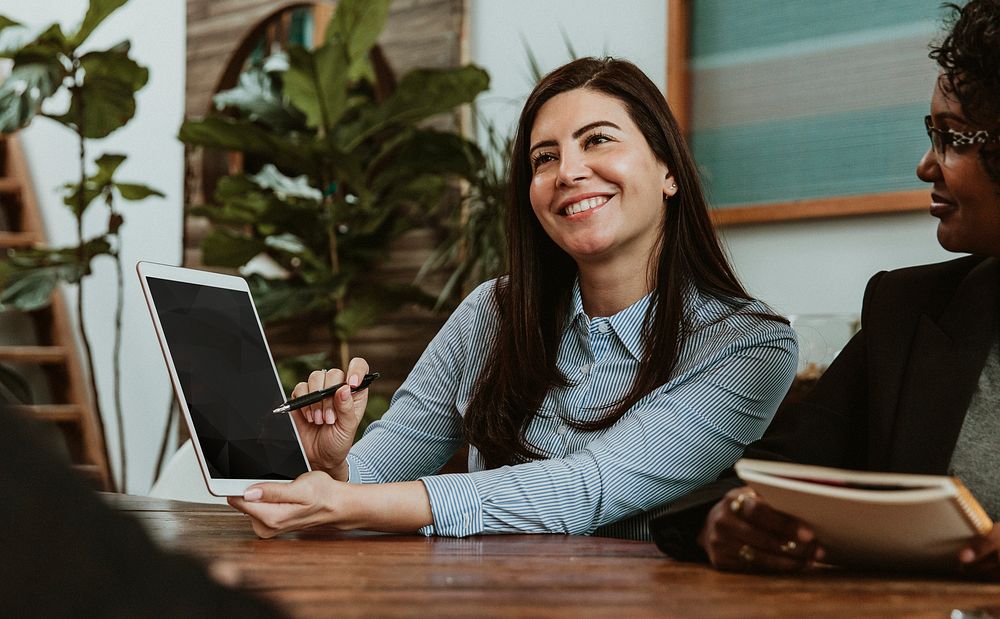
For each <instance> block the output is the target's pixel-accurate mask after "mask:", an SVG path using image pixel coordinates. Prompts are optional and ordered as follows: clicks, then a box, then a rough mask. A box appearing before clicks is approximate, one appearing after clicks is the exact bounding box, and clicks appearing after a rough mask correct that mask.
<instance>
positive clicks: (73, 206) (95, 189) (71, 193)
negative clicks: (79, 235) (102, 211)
mask: <svg viewBox="0 0 1000 619" xmlns="http://www.w3.org/2000/svg"><path fill="white" fill-rule="evenodd" d="M62 189H63V194H64V195H63V204H65V205H66V206H68V207H69V208H70V210H71V211H73V214H74V215H78V216H79V215H81V214H83V213H84V212H86V210H87V207H88V206H90V205H91V203H92V202H93V201H94V200H96V199H97V198H98V196H100V195H101V192H102V191H103V189H104V187H99V186H96V185H94V184H93V183H90V182H84V184H83V201H82V203H81V201H80V184H79V183H66V184H65V185H63V186H62Z"/></svg>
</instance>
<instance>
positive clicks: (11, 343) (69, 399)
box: [0, 135, 111, 490]
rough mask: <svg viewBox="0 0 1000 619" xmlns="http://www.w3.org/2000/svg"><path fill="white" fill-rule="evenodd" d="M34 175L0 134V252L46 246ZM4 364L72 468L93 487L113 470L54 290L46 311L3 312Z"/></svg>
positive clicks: (0, 357)
mask: <svg viewBox="0 0 1000 619" xmlns="http://www.w3.org/2000/svg"><path fill="white" fill-rule="evenodd" d="M30 179H31V177H30V175H29V173H28V167H27V165H26V163H25V160H24V156H23V154H22V152H21V149H20V146H19V144H18V143H17V139H16V138H15V137H14V136H3V135H0V250H2V251H6V250H8V249H12V248H13V249H18V248H26V247H32V246H36V245H44V243H45V228H44V227H43V225H42V219H41V212H40V211H39V209H38V202H37V201H36V199H35V194H34V191H33V189H32V185H31V181H30ZM0 363H2V364H3V365H5V366H7V367H8V368H9V369H12V370H13V371H15V372H17V373H18V374H20V375H21V376H22V377H24V378H25V379H26V380H27V381H28V383H29V384H30V385H31V387H32V396H33V400H34V402H33V403H31V404H20V405H18V406H16V407H15V408H17V409H20V410H21V411H23V412H25V413H28V414H30V415H32V416H34V417H35V418H37V419H40V420H43V421H46V422H49V423H51V424H53V425H54V426H55V427H56V428H58V429H59V434H60V435H61V436H62V439H63V442H64V444H65V447H66V453H67V454H68V456H69V458H70V460H71V462H72V463H73V468H74V469H76V470H77V471H78V472H79V473H80V474H82V475H83V476H84V477H85V479H86V480H87V481H88V482H89V483H90V484H91V485H92V486H93V487H94V488H96V489H99V490H110V489H111V473H110V469H109V467H108V462H107V457H106V454H105V450H104V437H103V436H101V433H100V431H99V429H98V428H99V426H98V423H97V418H96V414H95V412H94V407H93V404H92V403H91V395H90V389H89V388H88V385H87V379H86V375H85V373H84V371H83V366H82V364H81V360H80V355H79V354H78V352H77V349H76V340H75V337H74V331H73V325H72V323H71V321H70V317H69V314H68V311H67V308H66V303H65V301H64V300H63V297H62V294H61V293H60V292H59V291H58V290H57V291H56V292H54V293H53V295H52V299H51V304H50V305H49V306H48V307H46V308H44V309H41V310H38V311H34V312H30V313H21V312H17V311H15V310H8V311H7V312H4V313H3V324H2V326H0Z"/></svg>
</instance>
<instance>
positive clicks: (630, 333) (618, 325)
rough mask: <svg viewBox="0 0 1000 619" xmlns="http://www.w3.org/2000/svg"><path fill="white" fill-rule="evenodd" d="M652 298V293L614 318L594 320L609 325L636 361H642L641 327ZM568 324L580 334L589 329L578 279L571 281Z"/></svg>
mask: <svg viewBox="0 0 1000 619" xmlns="http://www.w3.org/2000/svg"><path fill="white" fill-rule="evenodd" d="M652 298H653V293H652V292H650V293H648V294H647V295H646V296H644V297H642V298H641V299H639V300H638V301H636V302H635V303H633V304H632V305H630V306H629V307H626V308H625V309H623V310H622V311H620V312H618V313H617V314H615V315H614V316H609V317H608V318H597V319H595V320H606V321H607V322H608V324H609V325H611V331H612V332H613V333H614V334H615V335H617V336H618V339H619V340H621V342H622V344H624V346H625V348H626V349H627V350H628V352H629V354H631V355H632V357H633V358H635V359H636V361H641V360H642V355H643V352H644V350H645V348H644V346H643V342H642V325H643V323H644V322H645V320H646V311H647V310H648V309H649V304H650V302H651V300H652ZM569 324H570V325H573V326H574V327H575V328H577V329H579V330H580V332H581V333H587V332H588V331H589V328H590V318H589V317H588V316H587V313H586V312H585V311H583V295H582V294H581V293H580V278H579V277H577V278H576V279H575V280H574V281H573V296H572V301H571V305H570V323H569Z"/></svg>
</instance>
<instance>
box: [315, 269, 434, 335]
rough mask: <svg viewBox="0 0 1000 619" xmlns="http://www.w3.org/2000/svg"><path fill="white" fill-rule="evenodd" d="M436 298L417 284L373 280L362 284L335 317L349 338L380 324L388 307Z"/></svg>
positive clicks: (338, 332)
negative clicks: (385, 283) (391, 283)
mask: <svg viewBox="0 0 1000 619" xmlns="http://www.w3.org/2000/svg"><path fill="white" fill-rule="evenodd" d="M433 303H434V299H433V297H431V296H430V295H428V294H426V293H424V292H423V291H421V290H420V289H419V288H417V287H416V286H399V285H381V284H375V283H373V282H371V281H369V282H366V283H365V284H363V285H359V286H358V287H357V288H356V289H355V290H354V291H352V292H351V294H350V296H349V297H348V303H347V306H346V307H345V309H344V310H343V311H341V312H339V313H338V314H337V317H336V319H335V320H334V328H335V330H336V335H337V337H339V338H342V339H349V338H350V337H351V336H352V335H354V334H355V333H357V332H358V331H360V330H361V329H364V328H365V327H370V326H372V325H374V324H377V323H378V321H379V319H380V318H381V317H382V315H383V314H385V313H386V312H388V311H391V310H396V309H399V307H400V306H401V305H408V304H416V305H420V306H423V307H430V306H431V305H433Z"/></svg>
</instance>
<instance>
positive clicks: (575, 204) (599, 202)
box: [559, 194, 614, 221]
mask: <svg viewBox="0 0 1000 619" xmlns="http://www.w3.org/2000/svg"><path fill="white" fill-rule="evenodd" d="M613 197H614V196H612V195H607V194H598V195H591V194H586V195H583V196H575V197H573V198H569V199H567V200H565V201H564V202H563V203H562V205H561V206H560V208H559V212H560V213H561V214H562V215H563V216H564V217H566V218H567V219H569V220H570V221H579V220H581V219H586V218H587V217H590V216H591V215H593V214H594V213H596V212H597V211H598V210H600V209H601V208H603V207H604V205H606V204H607V203H608V202H610V201H611V198H613Z"/></svg>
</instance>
